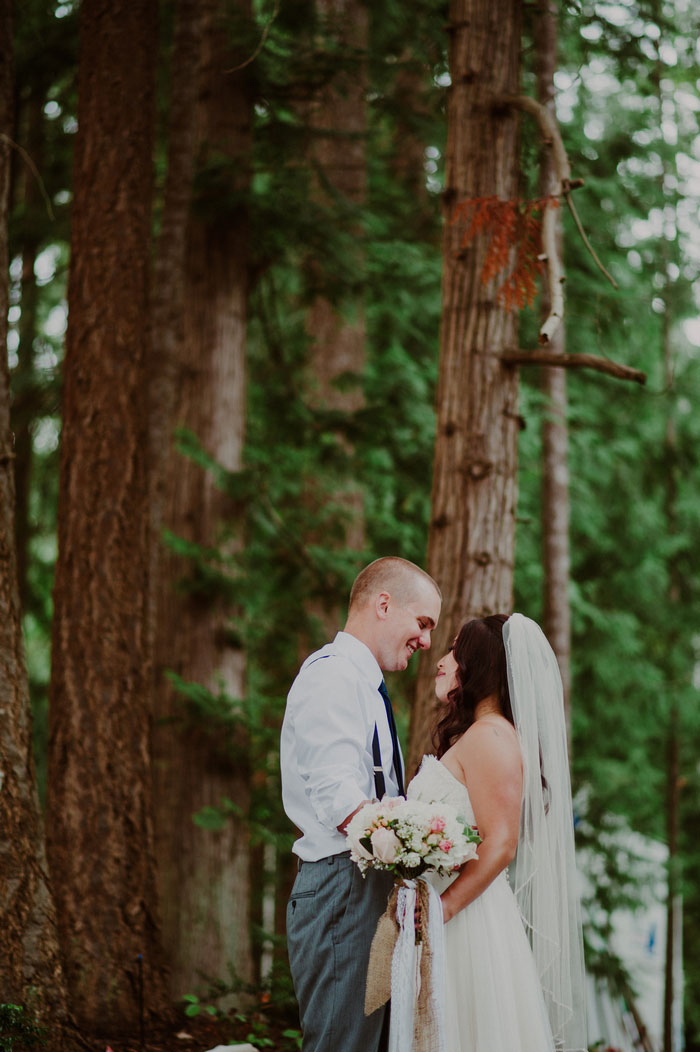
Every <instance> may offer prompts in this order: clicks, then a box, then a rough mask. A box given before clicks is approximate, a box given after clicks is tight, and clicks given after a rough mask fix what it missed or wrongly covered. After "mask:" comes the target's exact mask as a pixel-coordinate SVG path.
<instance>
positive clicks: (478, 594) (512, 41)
mask: <svg viewBox="0 0 700 1052" xmlns="http://www.w3.org/2000/svg"><path fill="white" fill-rule="evenodd" d="M520 17H521V14H520V5H519V4H517V3H511V2H510V0H499V2H498V3H489V2H485V0H453V2H452V3H451V5H450V14H449V26H448V31H449V41H450V77H451V87H450V92H449V98H448V113H447V122H448V144H447V157H446V162H447V169H446V177H445V178H446V185H445V194H444V197H445V204H446V209H447V215H446V222H445V228H444V229H445V232H444V239H443V267H444V273H443V314H442V335H441V351H440V380H439V385H438V396H437V437H436V443H435V465H434V475H433V492H432V499H431V522H430V532H429V540H428V565H427V568H428V572H429V573H430V574H431V575H432V576H433V577H434V578H435V579H436V580H437V582H438V583H439V584H440V586H441V588H442V589H443V594H444V599H443V606H442V614H441V617H440V623H439V626H438V629H437V631H436V632H435V633H434V638H433V644H432V646H433V649H432V650H431V651H430V652H428V653H427V654H423V655H422V656H421V664H420V668H419V673H418V685H417V697H416V704H415V707H414V710H413V715H412V724H411V742H410V750H409V760H408V766H409V768H410V767H412V766H413V765H414V764H415V763H416V762H417V760H418V758H419V757H420V755H421V754H422V753H423V752H424V751H425V750H426V747H427V745H428V741H427V737H428V727H429V725H430V723H431V717H432V711H433V706H434V692H433V683H434V665H435V660H436V657H439V656H440V655H441V654H442V653H444V652H445V650H447V649H448V647H449V646H450V644H451V642H452V638H453V636H454V633H455V632H456V631H457V630H458V628H459V626H460V625H461V624H462V622H463V621H464V620H468V619H469V618H470V617H477V616H483V615H484V614H487V613H495V612H498V611H503V612H506V613H507V612H509V611H510V609H511V608H512V588H513V561H514V541H515V512H516V500H517V474H516V472H517V433H518V413H517V398H518V378H517V373H516V372H515V371H514V370H508V369H504V368H503V365H502V363H501V361H500V359H499V354H500V352H501V351H504V350H506V349H507V348H509V347H512V346H513V345H514V342H515V334H516V321H515V317H514V315H513V314H512V313H509V312H508V311H507V310H506V309H505V307H504V306H503V304H502V303H500V302H498V300H497V298H496V286H495V284H494V282H493V281H492V282H490V283H489V284H488V285H484V284H483V283H482V280H481V274H482V266H483V260H484V247H483V243H482V242H481V241H480V240H477V241H472V242H471V243H470V244H469V245H467V246H464V245H462V243H461V242H462V231H461V230H460V229H459V227H458V226H457V225H456V224H454V223H452V222H450V220H451V218H452V215H451V212H452V209H454V207H455V206H456V205H457V204H458V203H459V202H461V201H464V200H466V199H475V198H484V197H490V196H494V195H495V196H498V197H500V198H501V199H503V200H513V199H514V198H516V197H517V194H518V184H517V177H518V135H517V127H518V122H517V119H516V117H515V116H514V114H513V112H512V111H511V110H509V109H507V108H504V107H502V106H501V107H499V106H498V105H497V101H496V100H497V97H498V96H499V95H503V94H516V93H517V92H518V90H519V84H520V37H521V23H520Z"/></svg>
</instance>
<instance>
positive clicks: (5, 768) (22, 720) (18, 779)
mask: <svg viewBox="0 0 700 1052" xmlns="http://www.w3.org/2000/svg"><path fill="white" fill-rule="evenodd" d="M11 7H12V5H11V4H10V3H7V2H4V3H0V55H2V56H3V62H2V63H0V345H2V346H3V347H4V346H5V342H6V339H7V310H8V301H9V290H8V270H9V259H8V245H7V214H8V192H9V175H10V146H9V141H8V140H9V139H10V138H11V132H12V102H13V92H12V66H11V62H10V56H11V55H12V18H11ZM13 458H14V454H13V450H12V432H11V430H10V377H9V370H8V365H7V355H6V354H3V355H2V356H0V696H2V699H3V701H2V707H3V712H2V720H1V721H0V790H1V791H0V1000H2V1001H9V1002H15V1001H18V1002H20V1003H22V1004H24V1005H27V1007H28V1008H29V1009H30V1011H31V1012H32V1013H36V1014H37V1015H38V1017H39V1018H40V1019H41V1020H42V1021H50V1022H51V1023H52V1024H55V1023H56V1022H60V1020H61V1019H63V1018H64V1017H65V988H64V982H63V974H62V970H61V965H60V960H59V952H58V937H57V932H56V918H55V912H54V905H53V900H52V898H51V892H50V889H49V886H48V883H47V878H46V858H45V848H44V829H43V822H42V818H41V812H40V808H39V799H38V796H37V791H36V781H35V777H34V760H33V756H32V731H31V723H32V721H31V712H30V708H29V685H28V682H27V669H26V664H25V658H24V642H23V639H22V619H21V608H20V601H19V590H18V586H17V553H16V549H15V521H14V508H15V485H14V464H13Z"/></svg>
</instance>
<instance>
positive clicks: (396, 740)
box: [379, 680, 405, 796]
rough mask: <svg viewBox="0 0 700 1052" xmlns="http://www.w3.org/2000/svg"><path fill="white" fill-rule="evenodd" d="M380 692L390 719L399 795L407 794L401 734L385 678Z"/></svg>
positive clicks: (380, 686)
mask: <svg viewBox="0 0 700 1052" xmlns="http://www.w3.org/2000/svg"><path fill="white" fill-rule="evenodd" d="M379 693H380V694H381V696H382V698H383V699H384V708H385V709H386V718H387V720H388V721H389V730H390V731H391V745H392V749H393V760H394V774H395V775H396V781H397V782H398V784H399V796H405V789H404V784H403V768H402V766H401V753H400V752H399V736H398V734H397V733H396V720H395V719H394V710H393V709H392V707H391V699H390V698H389V695H388V693H387V689H386V684H385V682H384V680H382V682H381V683H380V684H379Z"/></svg>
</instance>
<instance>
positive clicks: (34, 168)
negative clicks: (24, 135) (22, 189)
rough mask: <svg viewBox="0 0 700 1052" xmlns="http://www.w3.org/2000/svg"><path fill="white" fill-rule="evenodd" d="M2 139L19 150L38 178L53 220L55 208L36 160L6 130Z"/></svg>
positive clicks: (30, 169)
mask: <svg viewBox="0 0 700 1052" xmlns="http://www.w3.org/2000/svg"><path fill="white" fill-rule="evenodd" d="M0 139H3V140H4V141H5V142H6V143H7V144H8V146H12V147H13V149H15V150H17V153H18V154H19V155H20V157H21V158H22V160H23V161H24V163H25V164H26V166H27V168H28V169H29V171H30V172H31V173H32V175H33V176H34V178H35V179H36V181H37V183H38V186H39V189H40V191H41V196H42V197H43V198H44V203H45V205H46V211H47V212H48V216H49V219H50V220H51V221H52V222H53V220H54V219H55V218H56V216H55V215H54V213H53V208H52V207H51V198H50V197H49V195H48V193H47V192H46V187H45V186H44V180H43V179H42V178H41V175H40V174H39V169H38V168H37V166H36V165H35V164H34V161H33V160H32V159H31V157H30V156H29V154H28V153H27V151H26V150H25V149H24V147H23V146H20V145H19V143H18V142H15V141H14V139H11V138H10V136H9V135H5V133H4V132H0Z"/></svg>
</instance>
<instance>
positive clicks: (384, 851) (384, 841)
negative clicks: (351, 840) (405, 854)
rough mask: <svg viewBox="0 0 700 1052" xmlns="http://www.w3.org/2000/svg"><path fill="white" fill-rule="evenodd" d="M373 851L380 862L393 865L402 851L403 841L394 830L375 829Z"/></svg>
mask: <svg viewBox="0 0 700 1052" xmlns="http://www.w3.org/2000/svg"><path fill="white" fill-rule="evenodd" d="M371 839H372V851H373V852H374V854H375V856H376V857H377V858H378V859H379V861H380V862H384V863H389V864H390V863H392V862H395V861H396V856H397V855H398V854H399V852H400V851H401V841H400V840H399V838H398V837H397V835H396V833H395V832H394V830H393V829H375V831H374V832H373V833H372V838H371Z"/></svg>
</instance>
